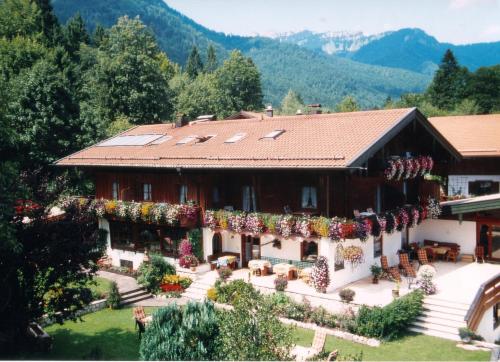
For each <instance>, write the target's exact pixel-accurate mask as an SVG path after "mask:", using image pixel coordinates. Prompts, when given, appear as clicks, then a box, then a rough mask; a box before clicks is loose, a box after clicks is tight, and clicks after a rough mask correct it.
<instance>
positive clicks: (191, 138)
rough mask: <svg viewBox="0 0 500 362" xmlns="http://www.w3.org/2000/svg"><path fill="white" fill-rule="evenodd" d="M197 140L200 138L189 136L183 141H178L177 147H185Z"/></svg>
mask: <svg viewBox="0 0 500 362" xmlns="http://www.w3.org/2000/svg"><path fill="white" fill-rule="evenodd" d="M197 138H198V136H187V137H184V138H183V139H181V140H180V141H177V143H176V144H177V145H185V144H186V143H189V142H191V141H194V140H195V139H197Z"/></svg>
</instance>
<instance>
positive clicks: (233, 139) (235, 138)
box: [224, 132, 247, 143]
mask: <svg viewBox="0 0 500 362" xmlns="http://www.w3.org/2000/svg"><path fill="white" fill-rule="evenodd" d="M246 135H247V134H246V133H243V132H240V133H236V134H235V135H234V136H233V137H231V138H228V139H227V140H225V141H224V143H236V142H238V141H241V140H242V139H243V138H245V137H246Z"/></svg>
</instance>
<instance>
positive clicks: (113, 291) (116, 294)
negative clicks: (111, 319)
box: [107, 282, 120, 309]
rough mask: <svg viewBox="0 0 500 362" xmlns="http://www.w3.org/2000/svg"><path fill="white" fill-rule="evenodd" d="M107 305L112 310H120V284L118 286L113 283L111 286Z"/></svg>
mask: <svg viewBox="0 0 500 362" xmlns="http://www.w3.org/2000/svg"><path fill="white" fill-rule="evenodd" d="M107 304H108V307H110V308H111V309H118V308H120V291H119V290H118V284H116V282H111V284H110V285H109V292H108V300H107Z"/></svg>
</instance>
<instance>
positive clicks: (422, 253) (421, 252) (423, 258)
mask: <svg viewBox="0 0 500 362" xmlns="http://www.w3.org/2000/svg"><path fill="white" fill-rule="evenodd" d="M417 256H418V262H419V264H420V265H431V266H434V265H432V263H431V262H430V261H429V259H428V258H427V250H425V249H418V251H417Z"/></svg>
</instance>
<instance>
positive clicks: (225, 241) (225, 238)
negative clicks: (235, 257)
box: [221, 230, 241, 254]
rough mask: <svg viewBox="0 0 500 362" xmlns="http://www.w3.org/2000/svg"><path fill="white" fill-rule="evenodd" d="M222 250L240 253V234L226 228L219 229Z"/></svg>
mask: <svg viewBox="0 0 500 362" xmlns="http://www.w3.org/2000/svg"><path fill="white" fill-rule="evenodd" d="M221 236H222V251H230V252H233V253H240V254H241V235H240V234H237V233H233V232H231V231H228V230H223V231H221Z"/></svg>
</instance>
